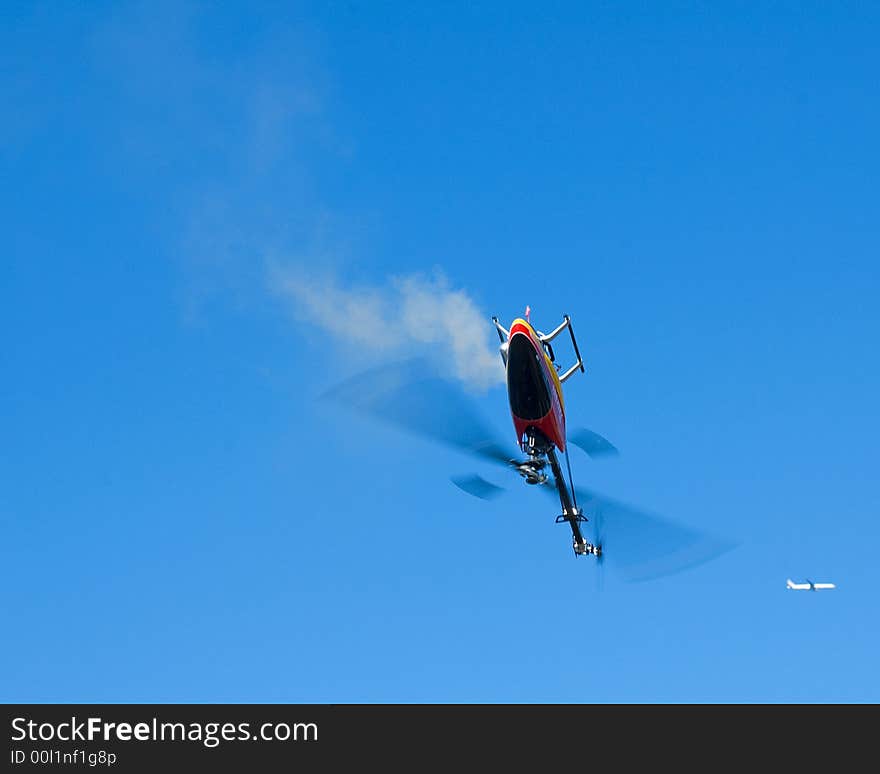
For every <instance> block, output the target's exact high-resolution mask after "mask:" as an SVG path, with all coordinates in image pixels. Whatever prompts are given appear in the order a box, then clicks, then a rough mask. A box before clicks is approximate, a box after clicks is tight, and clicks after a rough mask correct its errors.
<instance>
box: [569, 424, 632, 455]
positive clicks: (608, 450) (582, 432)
mask: <svg viewBox="0 0 880 774" xmlns="http://www.w3.org/2000/svg"><path fill="white" fill-rule="evenodd" d="M568 440H569V441H571V443H573V444H574V445H575V446H579V447H580V448H581V449H583V450H584V451H585V452H586V453H587V454H589V455H590V456H591V457H593V458H596V457H616V456H617V455H618V454H620V452H619V451H617V447H616V446H615V445H614V444H613V443H611V441H609V440H608V439H607V438H603V437H602V436H601V435H599V433H594V432H593V431H592V430H587V428H585V427H582V428H579V429H578V430H575V431H573V432H571V433H569V434H568Z"/></svg>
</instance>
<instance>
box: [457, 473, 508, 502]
mask: <svg viewBox="0 0 880 774" xmlns="http://www.w3.org/2000/svg"><path fill="white" fill-rule="evenodd" d="M452 483H453V484H455V485H456V486H457V487H458V488H459V489H461V490H462V491H464V492H467V493H468V494H469V495H473V496H474V497H479V498H480V499H481V500H493V499H494V498H496V497H498V495H500V494H501V493H502V492H503V491H504V489H502V488H501V487H500V486H496V485H495V484H493V483H492V482H491V481H486V479H485V478H483V477H482V476H477V475H473V476H453V478H452Z"/></svg>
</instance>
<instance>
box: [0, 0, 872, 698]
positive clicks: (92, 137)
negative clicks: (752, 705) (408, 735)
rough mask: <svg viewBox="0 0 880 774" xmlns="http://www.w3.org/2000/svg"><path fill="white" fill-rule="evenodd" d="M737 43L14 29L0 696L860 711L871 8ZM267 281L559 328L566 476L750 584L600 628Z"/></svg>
mask: <svg viewBox="0 0 880 774" xmlns="http://www.w3.org/2000/svg"><path fill="white" fill-rule="evenodd" d="M759 5H760V7H756V6H755V4H742V3H736V4H733V3H731V4H722V3H708V2H706V3H693V2H688V3H663V4H656V3H655V4H649V3H633V4H610V3H609V4H606V3H602V4H598V3H571V4H564V3H550V4H543V5H542V6H541V8H540V10H536V8H535V4H534V3H528V4H521V5H520V4H511V3H479V4H473V3H467V4H457V3H456V4H442V6H439V5H437V4H433V6H436V7H430V8H428V6H425V7H424V8H422V7H419V6H418V4H416V5H414V4H413V3H398V4H393V3H389V4H382V5H381V7H380V6H378V5H376V4H373V3H361V2H333V3H302V4H291V3H277V4H275V3H272V4H262V5H261V4H255V3H241V4H238V5H235V4H224V5H223V8H219V9H218V8H216V7H212V4H208V3H205V4H202V5H192V6H187V5H186V4H183V3H176V2H175V3H166V4H162V3H147V2H144V3H136V4H129V5H124V4H123V5H120V4H117V3H91V4H85V5H84V4H82V3H66V4H65V3H23V4H11V3H7V4H5V5H4V6H3V10H2V22H0V97H2V99H0V105H2V120H0V175H2V180H3V185H2V187H0V211H2V224H3V227H2V231H0V240H2V242H0V245H2V248H0V254H2V263H0V287H2V299H3V302H2V304H0V320H2V330H3V346H2V355H0V363H2V375H3V378H2V382H0V384H2V387H0V390H2V403H0V405H2V425H3V433H2V437H3V444H2V456H0V518H2V532H0V568H2V569H0V589H2V590H0V599H2V611H3V637H2V639H0V670H2V671H0V699H3V700H7V701H9V700H29V701H117V702H118V701H123V702H129V701H132V702H133V701H233V702H236V701H257V702H261V701H293V702H301V701H302V702H339V701H354V702H361V701H367V702H373V701H440V702H446V701H466V702H468V701H480V702H483V701H515V702H521V701H527V702H528V701H574V702H591V701H679V700H685V701H878V700H880V671H878V669H877V662H876V656H877V653H878V652H880V605H878V598H877V589H876V582H877V559H876V551H877V546H878V543H880V518H878V517H880V495H878V486H877V438H878V435H880V421H878V412H877V395H878V394H880V366H878V356H877V341H878V336H880V323H878V318H880V312H878V307H877V299H878V296H880V268H878V257H880V226H878V223H880V220H878V216H880V209H878V202H880V198H878V193H877V181H878V180H880V152H878V144H877V138H878V137H880V107H878V101H877V74H878V72H880V55H878V52H877V30H878V28H880V11H878V9H877V8H876V6H874V7H872V6H871V5H870V4H865V3H833V4H828V3H812V2H777V3H766V4H759ZM289 259H295V260H297V261H299V262H300V264H302V263H303V262H305V264H306V265H315V264H321V265H322V266H324V265H332V266H333V268H334V270H335V271H336V272H337V275H338V276H340V277H342V278H344V280H345V281H346V282H351V283H355V284H364V285H376V286H380V285H382V284H384V283H386V282H387V278H388V277H390V276H394V275H399V274H411V273H413V272H419V271H428V270H432V269H433V268H434V267H440V268H442V270H443V272H444V273H445V274H446V276H447V277H448V278H449V280H450V282H451V283H452V284H453V285H454V286H455V287H458V288H464V289H466V290H467V292H468V293H469V294H470V295H471V296H472V297H473V298H474V300H475V301H476V303H477V304H478V305H479V306H480V308H481V309H483V310H485V312H486V313H487V314H499V315H500V316H502V317H503V318H505V319H510V318H511V317H513V316H514V315H515V314H518V313H520V312H521V311H522V309H523V307H524V306H525V304H527V303H528V304H530V305H531V307H532V310H533V315H534V319H535V320H536V322H538V323H539V324H540V325H541V326H542V327H544V328H545V329H547V328H550V327H551V326H552V325H553V324H554V323H555V322H556V321H557V320H558V319H559V317H560V315H561V314H562V313H564V312H568V313H569V314H571V315H572V317H573V319H574V321H575V324H576V329H577V332H578V335H579V340H580V344H581V347H582V349H583V351H584V355H585V357H586V359H587V361H588V366H589V372H588V374H587V376H586V377H581V378H578V379H573V380H572V381H571V382H570V383H569V385H568V390H567V399H568V404H569V414H570V421H571V422H572V423H573V424H581V425H588V426H590V427H593V428H595V429H596V430H598V431H599V432H601V433H603V434H605V435H606V436H608V437H609V438H611V439H612V440H613V441H614V442H615V443H616V444H617V445H618V446H619V447H620V449H621V450H622V452H623V454H622V456H621V458H620V459H619V460H617V461H615V462H613V463H610V462H609V463H605V464H601V465H600V464H598V463H595V462H590V461H589V460H588V459H587V458H586V457H585V456H583V455H582V454H580V453H579V452H578V453H577V454H576V455H574V457H573V463H574V467H575V476H576V478H577V479H578V480H579V481H581V482H583V483H585V484H588V485H592V486H595V487H596V488H599V489H601V490H603V491H606V492H608V493H610V494H613V495H615V496H617V497H620V498H622V499H625V500H627V501H629V502H633V503H637V504H640V505H642V506H646V507H648V508H650V509H653V510H656V511H658V512H660V513H663V514H666V515H669V516H672V517H674V518H676V519H678V520H680V521H682V522H684V523H687V524H690V525H694V526H698V527H701V528H703V529H707V530H710V531H713V532H715V533H717V534H720V535H722V536H724V537H727V538H732V539H734V540H738V541H739V542H740V545H739V547H738V548H737V550H735V551H733V552H731V553H729V554H727V555H725V556H724V557H722V558H721V559H719V560H717V561H715V562H713V563H710V564H707V565H704V566H702V567H700V568H697V569H694V570H691V571H688V572H685V573H682V574H679V575H675V576H671V577H668V578H664V579H662V580H659V581H655V582H652V583H648V584H637V585H625V584H620V583H614V582H612V580H613V579H609V583H608V584H606V588H605V590H604V592H603V593H601V594H600V593H597V590H596V584H595V576H594V573H593V570H594V568H593V567H592V566H591V564H590V562H589V561H576V560H575V559H574V558H573V556H572V554H571V550H570V545H569V540H570V539H569V537H568V536H567V534H566V528H565V527H561V526H555V525H554V524H553V517H554V516H555V510H554V509H553V508H552V507H551V506H550V505H549V504H548V502H545V501H544V500H543V499H542V498H540V497H537V496H532V497H530V496H529V495H533V494H534V493H533V492H531V491H526V490H525V488H524V487H520V486H518V485H517V482H515V481H514V482H512V484H513V485H514V486H513V487H512V489H511V491H508V493H507V494H506V495H505V496H504V497H502V498H500V499H498V500H497V501H494V502H493V503H491V504H488V505H487V504H485V503H482V502H480V501H478V500H474V499H471V498H468V497H467V496H466V495H464V494H463V493H461V492H460V491H459V490H457V489H456V488H455V487H453V486H452V485H451V484H450V483H449V481H448V476H449V475H451V474H457V473H463V472H468V471H471V470H474V469H479V468H478V467H475V465H474V463H473V462H471V461H470V460H468V459H466V458H464V457H462V456H460V455H458V454H456V453H455V452H454V451H451V450H448V449H445V448H441V447H438V446H432V445H430V444H428V443H425V442H423V441H420V440H415V439H412V438H409V437H406V436H403V435H401V434H399V433H397V432H396V431H394V430H392V429H390V428H385V427H383V426H380V425H376V424H374V423H371V422H370V421H368V420H366V419H362V418H360V417H354V416H350V415H346V414H343V413H340V412H338V411H334V410H332V409H331V408H328V407H327V406H326V405H322V404H320V403H316V402H315V397H316V396H317V395H318V394H319V393H320V392H321V391H322V390H324V389H325V388H327V387H329V386H330V385H332V384H334V383H335V382H336V381H338V379H339V378H341V377H342V376H344V375H345V374H347V373H351V372H352V371H353V370H354V368H353V365H352V364H351V363H347V362H346V361H345V360H344V350H343V349H342V348H340V347H339V346H338V342H336V341H334V340H333V339H332V338H331V337H329V336H328V335H325V334H324V333H322V332H321V331H320V330H317V329H316V328H314V327H312V326H310V325H309V324H308V322H303V321H301V320H299V319H297V318H296V316H295V315H291V313H290V309H289V307H288V305H287V304H286V303H285V301H284V300H283V299H281V298H279V296H278V295H277V293H273V292H272V291H271V283H270V282H268V281H267V273H268V272H269V270H268V268H267V267H268V266H269V265H270V264H271V263H272V262H273V261H282V262H283V261H286V260H289ZM487 326H488V321H487ZM488 334H491V330H489V331H488ZM505 401H506V396H505V393H504V390H503V388H500V387H499V388H495V389H494V390H491V391H490V392H488V393H487V394H486V395H484V396H482V397H480V398H479V399H478V404H479V406H480V408H481V410H482V411H483V412H484V414H485V416H486V417H487V418H488V420H489V421H490V422H492V424H493V425H494V426H495V427H497V428H498V431H499V432H500V433H502V434H503V433H507V437H509V435H510V430H509V425H508V417H507V408H506V402H505ZM787 577H792V578H795V579H802V578H805V577H810V578H813V579H814V580H831V581H834V582H836V583H838V584H839V589H838V590H837V591H835V592H831V593H825V594H808V593H795V592H787V591H786V590H785V580H786V578H787Z"/></svg>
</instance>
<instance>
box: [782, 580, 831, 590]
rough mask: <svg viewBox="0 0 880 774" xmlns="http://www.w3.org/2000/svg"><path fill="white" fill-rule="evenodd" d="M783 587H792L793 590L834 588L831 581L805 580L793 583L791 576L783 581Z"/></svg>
mask: <svg viewBox="0 0 880 774" xmlns="http://www.w3.org/2000/svg"><path fill="white" fill-rule="evenodd" d="M785 588H787V589H794V590H795V591H821V590H822V589H836V588H837V586H835V585H834V584H833V583H813V581H811V580H807V582H806V583H795V582H794V581H793V580H792V579H791V578H789V579H788V580H787V581H786V582H785Z"/></svg>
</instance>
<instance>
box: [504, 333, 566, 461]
mask: <svg viewBox="0 0 880 774" xmlns="http://www.w3.org/2000/svg"><path fill="white" fill-rule="evenodd" d="M506 344H507V352H506V363H507V396H508V400H509V401H510V414H511V417H512V418H513V427H514V429H515V430H516V435H517V438H518V439H519V442H520V445H522V440H523V438H526V437H527V435H528V432H529V430H530V429H532V428H533V429H535V430H537V431H539V432H540V433H542V434H543V435H544V436H545V437H546V438H547V440H549V441H551V442H552V443H553V445H554V446H555V447H556V448H557V449H559V451H561V452H563V453H564V452H565V401H564V399H563V397H562V382H561V381H560V379H559V374H558V373H557V372H556V368H555V367H554V365H553V360H552V359H551V357H550V353H549V352H548V351H547V349H546V344H545V343H544V342H542V341H541V338H540V335H539V334H538V332H537V331H536V330H535V329H534V328H533V327H532V324H531V323H530V322H529V321H528V320H524V319H522V318H517V319H516V320H514V321H513V324H512V325H511V326H510V334H509V336H508V338H507V341H506ZM551 351H552V350H551Z"/></svg>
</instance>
